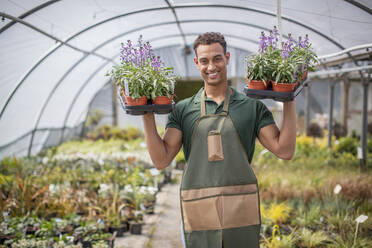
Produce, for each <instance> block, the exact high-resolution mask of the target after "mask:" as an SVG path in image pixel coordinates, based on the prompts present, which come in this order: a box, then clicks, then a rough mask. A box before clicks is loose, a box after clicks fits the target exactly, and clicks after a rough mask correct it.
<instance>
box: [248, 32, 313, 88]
mask: <svg viewBox="0 0 372 248" xmlns="http://www.w3.org/2000/svg"><path fill="white" fill-rule="evenodd" d="M278 41H279V32H278V30H277V28H276V27H275V26H274V29H273V30H272V31H270V34H269V35H266V34H265V32H263V31H262V32H261V36H260V43H259V50H258V53H257V54H256V55H251V56H249V57H248V58H246V61H247V78H246V79H247V82H248V88H251V89H258V90H266V89H268V88H269V87H270V86H272V89H273V90H274V91H280V92H288V91H293V90H294V89H295V88H296V87H297V86H298V85H299V84H300V83H301V82H302V81H304V80H306V78H307V74H308V72H309V71H314V66H315V65H316V63H317V56H316V54H315V53H314V52H313V51H312V48H311V43H310V42H309V37H308V35H306V36H305V38H304V39H303V38H302V37H301V36H300V37H298V40H297V41H295V40H294V39H293V37H292V35H291V34H288V40H287V41H286V42H282V44H280V46H279V44H278Z"/></svg>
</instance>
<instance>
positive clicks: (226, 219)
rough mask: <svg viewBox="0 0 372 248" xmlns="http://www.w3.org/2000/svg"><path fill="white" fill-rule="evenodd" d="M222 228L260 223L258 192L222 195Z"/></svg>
mask: <svg viewBox="0 0 372 248" xmlns="http://www.w3.org/2000/svg"><path fill="white" fill-rule="evenodd" d="M222 209H223V213H222V219H223V222H222V226H223V228H234V227H243V226H250V225H258V224H260V223H261V222H260V213H259V211H260V210H259V204H258V193H257V192H256V193H253V194H243V195H224V196H222Z"/></svg>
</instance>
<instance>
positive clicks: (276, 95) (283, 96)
mask: <svg viewBox="0 0 372 248" xmlns="http://www.w3.org/2000/svg"><path fill="white" fill-rule="evenodd" d="M306 86H307V84H306V83H303V84H300V85H299V86H297V87H296V88H295V90H294V91H291V92H277V91H273V90H272V88H269V89H267V90H255V89H250V88H248V86H245V87H244V93H245V94H246V95H247V96H249V97H251V98H255V99H273V100H274V101H278V102H290V101H292V100H293V99H295V98H296V96H297V95H298V94H300V92H301V91H302V89H303V88H304V87H306Z"/></svg>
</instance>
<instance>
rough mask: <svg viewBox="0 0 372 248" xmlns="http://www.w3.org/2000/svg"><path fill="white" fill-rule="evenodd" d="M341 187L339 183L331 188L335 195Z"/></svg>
mask: <svg viewBox="0 0 372 248" xmlns="http://www.w3.org/2000/svg"><path fill="white" fill-rule="evenodd" d="M341 189H342V187H341V185H340V184H337V185H336V186H335V188H334V189H333V193H335V194H336V195H338V194H339V193H340V192H341Z"/></svg>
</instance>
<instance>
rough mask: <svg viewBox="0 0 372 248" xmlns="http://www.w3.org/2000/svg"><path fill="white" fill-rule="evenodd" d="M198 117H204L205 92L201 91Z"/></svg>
mask: <svg viewBox="0 0 372 248" xmlns="http://www.w3.org/2000/svg"><path fill="white" fill-rule="evenodd" d="M200 116H205V90H203V92H202V95H201V103H200Z"/></svg>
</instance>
